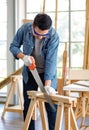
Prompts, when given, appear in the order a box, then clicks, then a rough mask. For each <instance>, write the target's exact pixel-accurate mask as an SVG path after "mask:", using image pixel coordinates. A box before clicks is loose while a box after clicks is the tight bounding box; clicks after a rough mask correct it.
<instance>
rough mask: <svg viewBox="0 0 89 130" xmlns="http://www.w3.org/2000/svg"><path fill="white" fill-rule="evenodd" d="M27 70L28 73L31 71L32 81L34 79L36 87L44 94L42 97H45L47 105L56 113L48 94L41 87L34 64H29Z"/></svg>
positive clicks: (42, 86)
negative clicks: (28, 70)
mask: <svg viewBox="0 0 89 130" xmlns="http://www.w3.org/2000/svg"><path fill="white" fill-rule="evenodd" d="M28 68H29V69H30V71H31V73H32V75H33V77H34V79H35V81H36V83H37V85H38V87H39V88H40V90H41V91H42V92H43V93H44V96H45V98H46V100H47V101H48V103H49V104H50V106H51V107H52V109H53V110H54V111H56V108H55V106H54V104H53V102H52V100H51V98H50V96H49V95H48V93H47V92H46V90H45V88H44V85H43V83H42V81H41V79H40V76H39V74H38V72H37V69H36V65H35V63H34V62H33V61H32V64H31V65H30V66H28Z"/></svg>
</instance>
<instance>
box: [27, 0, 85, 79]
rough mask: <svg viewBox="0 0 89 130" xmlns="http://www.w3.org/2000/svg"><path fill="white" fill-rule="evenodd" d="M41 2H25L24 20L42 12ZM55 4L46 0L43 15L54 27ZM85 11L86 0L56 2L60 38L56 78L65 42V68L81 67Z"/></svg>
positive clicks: (59, 73)
mask: <svg viewBox="0 0 89 130" xmlns="http://www.w3.org/2000/svg"><path fill="white" fill-rule="evenodd" d="M43 2H44V1H43V0H37V1H35V0H33V1H31V0H27V1H26V3H27V4H26V18H27V19H34V16H35V15H36V14H37V13H38V12H42V11H43ZM50 2H51V6H50V7H49V5H50ZM55 2H56V1H55V0H51V1H50V0H46V4H45V13H47V14H49V15H50V16H51V18H52V20H53V26H54V25H55V5H56V3H55ZM85 11H86V0H58V19H57V32H58V34H59V37H60V45H59V50H58V60H57V69H58V71H57V72H58V77H60V76H61V70H62V54H63V51H64V45H65V44H64V43H65V42H67V54H68V56H67V66H68V67H70V68H82V67H83V53H84V35H85Z"/></svg>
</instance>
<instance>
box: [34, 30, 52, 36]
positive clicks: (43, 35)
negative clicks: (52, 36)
mask: <svg viewBox="0 0 89 130" xmlns="http://www.w3.org/2000/svg"><path fill="white" fill-rule="evenodd" d="M33 33H34V34H35V35H37V36H43V37H47V36H48V35H49V32H48V33H46V34H39V33H37V32H36V31H35V29H33Z"/></svg>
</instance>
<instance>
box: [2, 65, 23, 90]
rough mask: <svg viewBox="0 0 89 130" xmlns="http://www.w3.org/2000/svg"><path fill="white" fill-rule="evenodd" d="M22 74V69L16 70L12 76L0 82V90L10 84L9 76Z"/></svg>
mask: <svg viewBox="0 0 89 130" xmlns="http://www.w3.org/2000/svg"><path fill="white" fill-rule="evenodd" d="M21 73H22V67H21V68H19V69H18V70H16V71H15V72H13V73H12V74H10V75H9V76H8V77H7V78H5V79H4V80H2V81H1V82H0V89H2V88H3V87H5V86H6V85H8V84H9V83H10V82H11V76H12V75H18V74H21Z"/></svg>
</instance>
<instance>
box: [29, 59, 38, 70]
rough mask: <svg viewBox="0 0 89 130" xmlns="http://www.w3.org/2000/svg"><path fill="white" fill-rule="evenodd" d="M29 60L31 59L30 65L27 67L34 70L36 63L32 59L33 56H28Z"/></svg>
mask: <svg viewBox="0 0 89 130" xmlns="http://www.w3.org/2000/svg"><path fill="white" fill-rule="evenodd" d="M30 60H31V62H32V63H31V65H29V66H28V69H29V70H34V69H35V68H36V64H35V61H34V58H33V57H30Z"/></svg>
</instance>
